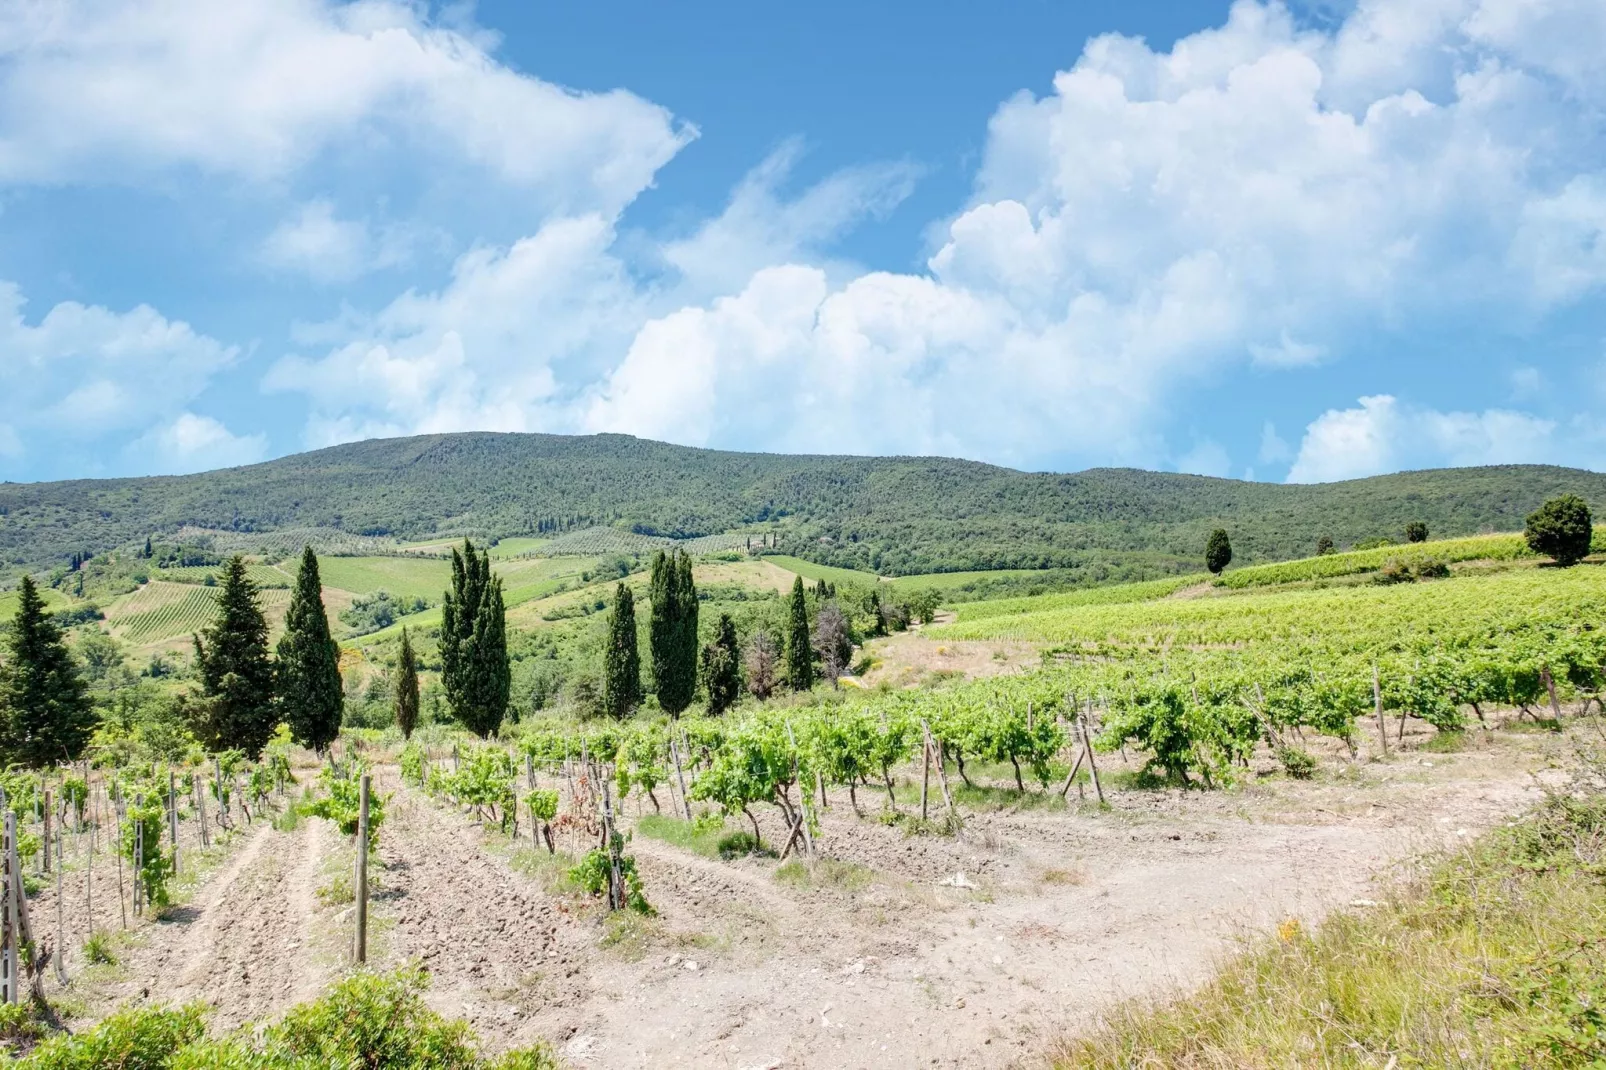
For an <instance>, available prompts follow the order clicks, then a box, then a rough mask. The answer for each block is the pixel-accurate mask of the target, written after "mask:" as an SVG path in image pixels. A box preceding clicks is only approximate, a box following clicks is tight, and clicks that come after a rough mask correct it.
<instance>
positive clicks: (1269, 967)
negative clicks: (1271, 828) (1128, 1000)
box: [1051, 790, 1606, 1068]
mask: <svg viewBox="0 0 1606 1070" xmlns="http://www.w3.org/2000/svg"><path fill="white" fill-rule="evenodd" d="M1603 878H1606V794H1602V793H1601V792H1600V791H1599V790H1588V791H1572V792H1570V793H1568V794H1565V795H1555V796H1552V797H1551V798H1549V799H1548V800H1547V801H1546V802H1545V803H1544V804H1543V805H1542V806H1541V807H1540V808H1539V809H1537V810H1536V811H1535V812H1534V813H1532V814H1530V815H1529V816H1528V817H1526V818H1524V819H1522V820H1521V821H1518V822H1515V823H1513V824H1512V825H1510V826H1508V827H1505V828H1501V829H1498V830H1496V831H1494V832H1492V833H1489V834H1488V835H1486V836H1485V837H1483V838H1482V839H1481V840H1479V841H1478V842H1477V843H1475V844H1473V845H1472V846H1470V847H1468V848H1466V849H1464V850H1462V851H1460V852H1458V853H1456V854H1454V855H1453V856H1450V857H1447V858H1445V859H1443V860H1440V861H1439V862H1438V863H1437V864H1435V865H1433V866H1431V867H1430V868H1429V869H1428V870H1427V871H1426V872H1424V873H1423V874H1421V875H1420V876H1419V877H1417V878H1416V879H1414V880H1412V881H1409V882H1406V883H1402V884H1401V885H1399V886H1398V887H1396V888H1395V889H1394V890H1393V891H1392V892H1391V893H1390V894H1389V895H1388V896H1387V897H1386V899H1385V900H1384V901H1382V902H1380V903H1378V904H1377V905H1375V906H1362V907H1359V908H1355V909H1352V910H1350V911H1346V912H1344V913H1340V914H1337V915H1334V916H1333V917H1331V918H1330V919H1328V920H1327V921H1326V922H1325V923H1323V924H1322V925H1321V926H1320V927H1319V928H1318V929H1316V930H1315V931H1313V932H1305V931H1304V930H1302V929H1301V928H1300V927H1299V925H1298V924H1297V922H1293V921H1289V922H1285V923H1284V924H1283V926H1282V927H1281V928H1280V929H1279V931H1278V933H1277V935H1276V936H1275V937H1274V938H1272V939H1270V940H1269V941H1268V942H1267V943H1266V944H1265V945H1264V946H1262V947H1259V948H1258V949H1255V950H1252V951H1249V952H1247V953H1245V954H1243V955H1242V956H1240V957H1238V958H1236V959H1234V960H1232V961H1230V962H1228V963H1227V964H1226V965H1224V966H1223V967H1222V969H1221V970H1220V972H1219V973H1218V975H1217V977H1216V978H1215V979H1214V980H1213V981H1211V982H1210V983H1209V984H1207V985H1206V986H1205V987H1204V988H1203V989H1201V990H1200V991H1198V992H1197V993H1194V994H1193V995H1191V996H1189V997H1187V998H1184V999H1181V1000H1179V1001H1177V1002H1175V1003H1172V1004H1169V1005H1164V1006H1153V1005H1144V1004H1140V1003H1134V1004H1129V1005H1126V1006H1124V1007H1121V1008H1119V1009H1118V1010H1117V1011H1116V1012H1115V1013H1113V1014H1112V1015H1110V1016H1109V1017H1108V1018H1107V1020H1106V1021H1105V1022H1104V1023H1103V1025H1102V1026H1101V1027H1100V1028H1099V1029H1098V1030H1097V1031H1095V1032H1094V1033H1092V1034H1091V1035H1088V1036H1085V1037H1081V1038H1077V1039H1073V1040H1068V1041H1065V1042H1063V1043H1062V1044H1060V1045H1059V1047H1058V1048H1057V1050H1055V1051H1053V1052H1052V1053H1051V1055H1052V1061H1053V1065H1054V1066H1056V1067H1064V1068H1069V1067H1087V1068H1094V1067H1097V1068H1103V1067H1112V1068H1113V1067H1122V1068H1135V1067H1145V1068H1146V1067H1189V1068H1195V1067H1197V1068H1216V1067H1221V1068H1226V1067H1233V1068H1238V1067H1383V1066H1389V1067H1400V1068H1404V1067H1491V1068H1495V1067H1498V1068H1505V1067H1513V1068H1515V1067H1575V1066H1576V1067H1584V1066H1601V1065H1606V879H1603Z"/></svg>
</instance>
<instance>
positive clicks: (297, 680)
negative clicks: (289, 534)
mask: <svg viewBox="0 0 1606 1070" xmlns="http://www.w3.org/2000/svg"><path fill="white" fill-rule="evenodd" d="M284 624H285V632H284V635H282V636H281V637H280V638H279V646H278V649H277V651H276V653H277V655H278V657H277V658H276V660H275V662H274V684H275V690H276V692H277V698H278V700H279V710H280V712H281V714H282V715H283V719H284V721H285V723H286V724H288V725H289V726H290V736H291V738H292V739H294V740H295V741H296V742H297V743H299V744H301V745H302V746H303V747H310V748H312V749H313V750H314V751H316V752H318V753H319V754H322V753H323V752H324V751H325V750H326V749H328V747H329V744H331V743H333V742H334V741H335V737H336V736H338V735H340V715H341V713H342V712H343V710H344V708H345V694H344V689H343V688H342V686H341V682H340V647H339V645H338V644H336V643H335V641H334V639H333V638H332V637H331V636H330V635H329V617H328V616H327V615H326V614H325V612H324V608H323V581H322V580H321V579H320V578H319V576H318V555H317V554H314V553H313V552H312V547H310V546H308V547H307V548H306V549H305V550H304V551H303V552H302V554H301V568H300V570H299V571H298V572H297V573H296V589H295V593H294V594H292V595H291V596H290V610H289V612H288V613H287V614H286V615H285V619H284Z"/></svg>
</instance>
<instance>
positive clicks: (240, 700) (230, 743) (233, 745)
mask: <svg viewBox="0 0 1606 1070" xmlns="http://www.w3.org/2000/svg"><path fill="white" fill-rule="evenodd" d="M195 661H196V666H197V668H199V670H200V675H201V694H202V695H203V696H204V698H205V701H204V702H201V703H197V704H196V711H197V714H198V716H197V718H196V721H195V723H194V725H193V728H194V730H195V734H196V736H197V738H199V739H200V740H201V742H202V743H203V744H204V745H205V746H206V747H207V749H208V750H214V751H219V750H240V751H244V752H245V753H246V754H247V755H249V756H250V757H252V758H253V759H254V758H257V757H259V756H260V755H261V754H262V748H263V747H266V746H267V745H268V740H270V739H272V738H273V730H274V727H275V726H276V725H277V724H278V711H277V710H276V709H275V708H274V701H273V664H272V663H271V662H270V661H269V660H268V622H267V621H265V620H263V619H262V610H261V608H260V607H259V606H258V605H257V595H256V585H255V584H253V583H252V582H251V580H250V579H249V578H248V577H247V576H246V572H245V560H244V559H243V558H241V557H240V556H239V555H238V554H236V555H235V556H234V557H231V558H230V559H229V560H228V562H227V563H225V564H224V566H223V589H222V592H221V593H220V594H219V595H218V613H217V617H216V618H214V619H213V621H212V623H211V624H209V625H207V627H206V628H205V629H204V630H203V631H202V633H201V634H200V635H198V636H196V637H195Z"/></svg>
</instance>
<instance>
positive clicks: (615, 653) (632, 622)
mask: <svg viewBox="0 0 1606 1070" xmlns="http://www.w3.org/2000/svg"><path fill="white" fill-rule="evenodd" d="M602 705H603V708H604V709H605V710H607V711H608V713H609V715H610V716H613V717H617V718H620V719H623V718H625V717H628V716H630V711H632V710H634V709H635V708H636V707H637V706H639V705H641V654H640V652H639V651H638V650H637V649H636V596H635V595H634V594H632V593H631V591H630V587H629V586H628V585H627V584H625V583H623V582H621V583H620V584H619V586H618V587H617V588H616V589H615V590H614V595H613V612H612V613H610V614H609V615H608V648H607V650H606V651H605V652H604V654H603V667H602Z"/></svg>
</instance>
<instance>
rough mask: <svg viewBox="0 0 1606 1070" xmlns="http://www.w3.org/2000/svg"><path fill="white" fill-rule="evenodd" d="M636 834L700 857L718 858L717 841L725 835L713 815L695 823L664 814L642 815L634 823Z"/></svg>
mask: <svg viewBox="0 0 1606 1070" xmlns="http://www.w3.org/2000/svg"><path fill="white" fill-rule="evenodd" d="M636 832H637V833H639V834H640V835H642V836H646V837H648V838H650V839H654V840H658V841H660V842H662V843H667V844H672V845H673V846H675V847H679V848H680V849H681V850H683V851H690V852H691V853H692V854H697V855H702V856H703V857H704V858H718V857H719V841H720V840H721V839H722V838H724V836H725V835H726V824H725V821H724V820H723V819H721V818H719V816H718V815H717V814H716V815H709V817H708V818H704V819H700V820H697V821H687V820H685V819H684V818H679V817H670V816H669V815H668V814H643V815H642V816H641V817H640V818H638V819H637V820H636Z"/></svg>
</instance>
